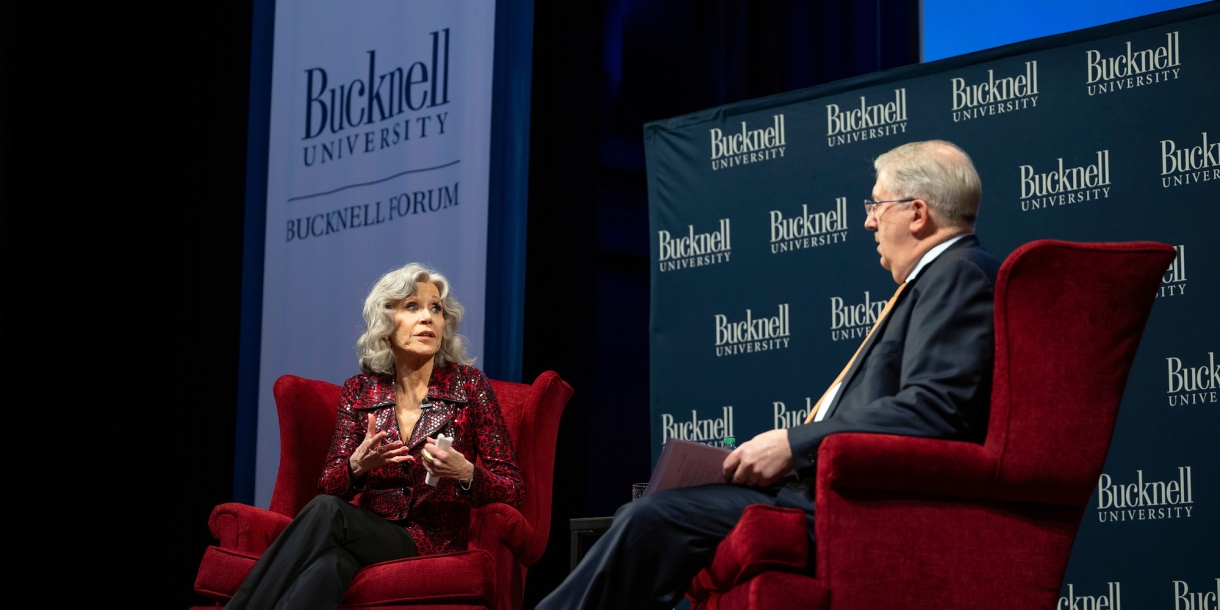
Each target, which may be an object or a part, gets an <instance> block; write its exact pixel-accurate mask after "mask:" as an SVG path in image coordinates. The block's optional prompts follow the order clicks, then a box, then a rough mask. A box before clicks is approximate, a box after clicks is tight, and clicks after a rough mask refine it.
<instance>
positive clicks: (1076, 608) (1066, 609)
mask: <svg viewBox="0 0 1220 610" xmlns="http://www.w3.org/2000/svg"><path fill="white" fill-rule="evenodd" d="M1122 609H1123V589H1122V585H1121V584H1119V583H1117V582H1108V583H1106V589H1105V593H1100V594H1095V595H1077V594H1076V585H1074V584H1072V583H1068V586H1067V595H1065V596H1063V597H1060V598H1059V603H1058V604H1056V605H1055V610H1122Z"/></svg>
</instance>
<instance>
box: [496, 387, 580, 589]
mask: <svg viewBox="0 0 1220 610" xmlns="http://www.w3.org/2000/svg"><path fill="white" fill-rule="evenodd" d="M491 387H492V389H493V390H495V392H496V398H497V399H498V400H499V401H500V410H501V411H503V412H504V420H505V423H506V424H507V425H508V434H509V436H510V437H512V439H513V449H514V450H516V453H517V465H518V466H520V468H521V476H522V477H523V478H524V479H525V501H524V502H522V504H521V507H520V510H521V514H522V516H524V517H525V520H526V521H528V522H529V523H530V525H532V526H534V537H533V538H532V540H531V542H530V547H529V549H527V550H526V552H525V553H524V555H523V556H522V558H521V559H522V561H523V562H524V563H525V564H526V565H529V564H532V563H533V562H535V561H537V560H538V558H540V557H542V552H543V551H544V550H546V543H547V538H548V537H549V534H550V530H551V492H552V490H553V488H554V485H553V484H554V478H555V443H556V442H557V441H558V439H559V419H560V416H561V415H562V414H563V408H564V407H565V406H566V405H567V403H568V398H569V397H571V396H572V386H569V385H568V384H567V383H566V382H564V380H562V379H560V378H559V375H558V374H556V373H555V372H554V371H547V372H545V373H543V374H541V375H539V376H538V378H537V379H535V380H534V383H533V384H532V385H526V384H523V383H512V382H509V381H496V380H492V382H491Z"/></svg>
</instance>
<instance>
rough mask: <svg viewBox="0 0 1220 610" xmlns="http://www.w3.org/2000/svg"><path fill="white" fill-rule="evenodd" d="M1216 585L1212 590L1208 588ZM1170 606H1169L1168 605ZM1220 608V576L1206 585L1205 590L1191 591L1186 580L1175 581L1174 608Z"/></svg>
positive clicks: (1207, 609)
mask: <svg viewBox="0 0 1220 610" xmlns="http://www.w3.org/2000/svg"><path fill="white" fill-rule="evenodd" d="M1209 586H1215V587H1216V588H1215V589H1214V590H1212V591H1208V590H1206V589H1207V587H1209ZM1166 607H1168V606H1166ZM1216 608H1220V578H1217V579H1215V580H1214V581H1212V582H1211V583H1209V584H1208V585H1206V586H1205V587H1204V590H1203V591H1197V592H1196V591H1191V590H1190V585H1188V584H1186V581H1184V580H1175V581H1173V610H1216Z"/></svg>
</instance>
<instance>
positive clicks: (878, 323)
mask: <svg viewBox="0 0 1220 610" xmlns="http://www.w3.org/2000/svg"><path fill="white" fill-rule="evenodd" d="M906 287H907V283H906V282H903V283H901V284H899V285H898V290H895V291H894V296H892V297H890V300H889V301H886V303H885V309H882V310H881V315H879V316H877V321H876V322H874V323H873V327H872V328H870V329H869V331H868V335H866V336H865V337H864V341H861V342H860V347H857V348H856V353H854V354H852V355H851V360H848V361H847V366H845V367H843V370H842V371H839V376H838V377H835V380H834V382H833V383H831V384H830V387H829V388H826V391H825V392H822V397H821V398H819V399H818V401H817V403H815V404H814V405H813V408H812V409H810V410H809V416H808V417H806V418H805V423H809V422H811V421H813V420H814V418H815V417H817V415H818V411H820V410H821V409H822V403H823V402H824V401H825V400H826V395H827V394H829V393H830V390H831V388H834V387H835V386H836V385H838V384H840V383H842V382H843V377H844V376H845V375H847V371H848V370H849V369H851V365H852V364H853V363H855V361H856V358H857V357H858V356H859V355H860V350H862V349H864V345H865V344H866V343H868V339H869V337H872V336H873V332H875V331H876V330H877V327H878V326H881V321H882V320H884V319H885V316H887V315H889V313H890V309H892V308H893V307H894V302H895V301H897V300H898V295H900V294H902V289H903V288H906Z"/></svg>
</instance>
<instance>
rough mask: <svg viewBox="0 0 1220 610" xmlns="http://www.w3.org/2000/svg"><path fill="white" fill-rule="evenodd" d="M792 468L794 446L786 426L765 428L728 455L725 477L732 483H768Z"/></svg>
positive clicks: (762, 485)
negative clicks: (782, 427)
mask: <svg viewBox="0 0 1220 610" xmlns="http://www.w3.org/2000/svg"><path fill="white" fill-rule="evenodd" d="M790 472H792V447H790V446H789V445H788V431H787V430H785V429H780V430H770V431H767V432H763V433H762V434H759V435H758V436H755V437H754V438H752V439H750V440H748V441H746V442H744V443H742V444H741V446H740V447H738V448H736V449H734V450H733V452H732V453H730V454H729V457H726V458H724V480H725V481H726V482H728V483H737V484H739V485H749V486H750V487H766V486H768V485H771V484H772V483H775V482H776V481H778V480H779V479H780V477H783V476H784V475H786V474H788V473H790Z"/></svg>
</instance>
